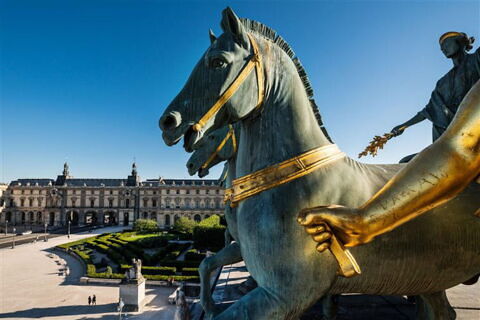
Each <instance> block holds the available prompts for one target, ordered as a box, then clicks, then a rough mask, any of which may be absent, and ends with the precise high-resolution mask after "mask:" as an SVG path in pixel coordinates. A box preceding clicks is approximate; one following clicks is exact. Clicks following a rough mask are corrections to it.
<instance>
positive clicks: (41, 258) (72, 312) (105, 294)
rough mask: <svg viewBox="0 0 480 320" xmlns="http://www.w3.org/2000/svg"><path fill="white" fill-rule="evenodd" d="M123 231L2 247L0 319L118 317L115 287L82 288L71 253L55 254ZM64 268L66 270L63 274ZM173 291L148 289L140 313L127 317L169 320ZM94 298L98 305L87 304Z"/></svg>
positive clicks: (92, 286) (79, 272) (114, 229)
mask: <svg viewBox="0 0 480 320" xmlns="http://www.w3.org/2000/svg"><path fill="white" fill-rule="evenodd" d="M122 229H123V228H121V227H110V228H102V229H97V230H95V231H94V232H92V233H80V234H73V235H71V237H70V239H68V238H67V237H66V236H62V237H57V238H53V239H50V240H49V241H48V242H43V241H38V242H36V243H30V244H23V245H19V246H16V247H15V249H9V248H5V249H0V319H12V320H21V319H40V318H41V319H45V320H74V319H102V320H109V319H112V320H113V319H119V317H118V312H117V311H116V310H117V304H118V293H119V289H118V287H117V286H106V285H83V284H79V278H80V277H81V276H82V272H83V269H82V266H81V264H80V263H79V262H78V261H77V260H75V259H74V258H72V257H71V256H69V255H66V254H64V253H61V252H58V251H55V250H52V248H53V247H54V246H56V245H59V244H62V243H66V242H70V241H75V240H79V239H82V238H86V237H91V236H94V235H96V234H100V233H105V232H115V231H120V230H122ZM65 266H67V267H68V272H67V275H65ZM173 290H174V288H164V287H151V288H150V287H148V288H147V290H146V296H147V304H146V306H145V308H144V312H143V313H142V314H135V313H130V314H128V315H127V317H124V319H132V320H150V319H155V320H171V319H173V318H174V312H175V307H174V306H172V305H170V304H168V301H167V298H168V296H169V295H170V294H171V293H172V292H173ZM93 294H95V295H96V297H97V305H96V306H89V305H88V303H87V299H88V296H89V295H93Z"/></svg>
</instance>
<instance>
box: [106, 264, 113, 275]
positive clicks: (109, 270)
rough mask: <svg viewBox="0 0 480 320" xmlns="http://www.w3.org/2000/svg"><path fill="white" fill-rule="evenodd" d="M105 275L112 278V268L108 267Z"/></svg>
mask: <svg viewBox="0 0 480 320" xmlns="http://www.w3.org/2000/svg"><path fill="white" fill-rule="evenodd" d="M105 273H106V274H107V275H110V276H111V275H112V274H113V270H112V267H110V266H107V270H106V271H105Z"/></svg>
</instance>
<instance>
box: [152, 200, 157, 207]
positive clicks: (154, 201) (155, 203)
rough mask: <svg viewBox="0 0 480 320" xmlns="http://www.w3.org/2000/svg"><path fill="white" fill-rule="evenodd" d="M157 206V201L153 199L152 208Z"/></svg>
mask: <svg viewBox="0 0 480 320" xmlns="http://www.w3.org/2000/svg"><path fill="white" fill-rule="evenodd" d="M156 206H157V200H155V199H153V200H152V207H156Z"/></svg>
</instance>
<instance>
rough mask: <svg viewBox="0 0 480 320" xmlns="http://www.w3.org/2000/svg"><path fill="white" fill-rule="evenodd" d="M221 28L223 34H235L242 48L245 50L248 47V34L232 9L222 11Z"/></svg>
mask: <svg viewBox="0 0 480 320" xmlns="http://www.w3.org/2000/svg"><path fill="white" fill-rule="evenodd" d="M220 26H221V27H222V30H223V32H231V33H233V35H235V37H236V40H238V42H239V44H240V45H241V46H243V47H244V48H247V47H248V36H247V32H246V31H245V28H244V26H243V24H242V22H241V21H240V19H239V18H238V17H237V15H236V14H235V12H233V10H232V8H230V7H227V8H225V9H224V10H223V11H222V22H221V23H220Z"/></svg>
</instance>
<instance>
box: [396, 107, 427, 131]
mask: <svg viewBox="0 0 480 320" xmlns="http://www.w3.org/2000/svg"><path fill="white" fill-rule="evenodd" d="M425 119H426V117H425V116H424V115H423V113H422V112H421V111H420V112H419V113H417V114H416V115H414V116H413V117H412V118H411V119H410V120H408V121H406V122H404V123H402V124H400V125H398V126H396V127H394V128H393V129H392V131H391V132H392V133H393V134H394V135H396V136H398V135H401V134H402V133H403V131H404V130H405V129H406V128H407V127H410V126H413V125H415V124H417V123H419V122H422V121H423V120H425Z"/></svg>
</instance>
